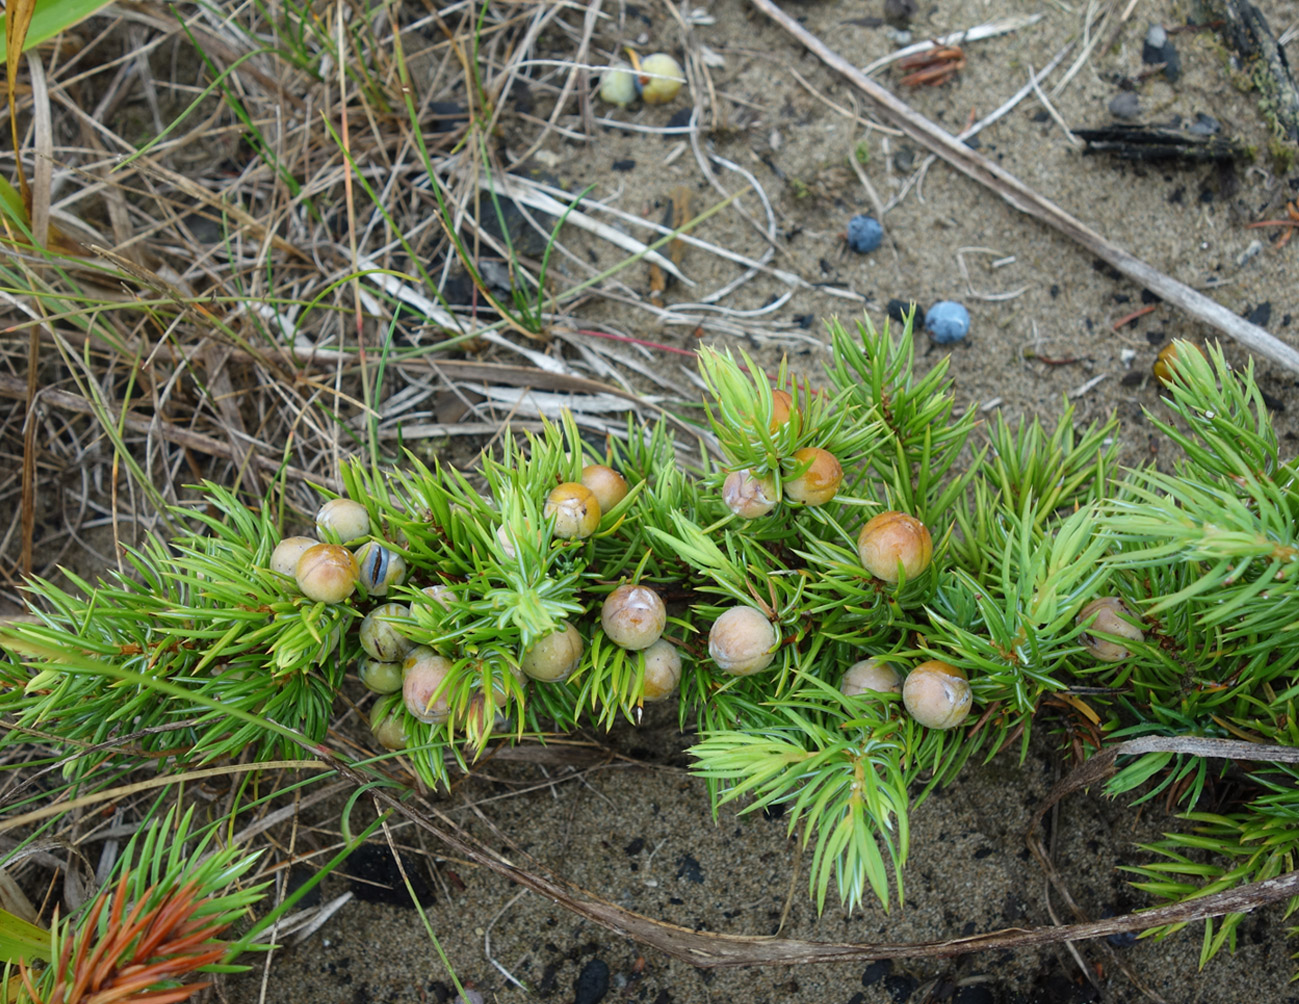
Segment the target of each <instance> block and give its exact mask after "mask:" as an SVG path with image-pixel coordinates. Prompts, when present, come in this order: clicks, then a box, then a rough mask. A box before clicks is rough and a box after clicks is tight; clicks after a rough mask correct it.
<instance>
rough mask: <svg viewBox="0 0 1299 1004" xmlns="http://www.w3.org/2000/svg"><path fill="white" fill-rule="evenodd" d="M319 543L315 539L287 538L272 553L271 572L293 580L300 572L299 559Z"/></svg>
mask: <svg viewBox="0 0 1299 1004" xmlns="http://www.w3.org/2000/svg"><path fill="white" fill-rule="evenodd" d="M319 543H320V541H318V540H316V538H315V537H285V538H284V539H283V540H282V541H280V542H279V543H278V544H276V545H275V550H274V551H272V552H271V561H270V567H271V571H272V572H278V573H279V574H280V575H286V576H288V577H289V578H290V579H291V578H293V576H294V575H295V574H296V573H297V571H298V559H299V558H301V557H302V552H303V551H305V550H306V549H307V548H309V547H315V546H316V545H317V544H319Z"/></svg>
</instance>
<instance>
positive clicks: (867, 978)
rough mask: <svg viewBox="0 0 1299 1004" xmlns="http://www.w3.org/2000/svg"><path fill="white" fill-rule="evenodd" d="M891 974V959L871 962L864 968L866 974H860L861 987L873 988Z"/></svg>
mask: <svg viewBox="0 0 1299 1004" xmlns="http://www.w3.org/2000/svg"><path fill="white" fill-rule="evenodd" d="M891 972H893V960H892V959H879V960H878V961H876V962H872V963H871V964H870V965H869V966H867V967H866V972H864V973H862V974H861V985H862V986H864V987H869V986H874V985H875V984H876V983H878V982H879V981H880V980H882V979H884V977H885V976H887V975H888V974H889V973H891Z"/></svg>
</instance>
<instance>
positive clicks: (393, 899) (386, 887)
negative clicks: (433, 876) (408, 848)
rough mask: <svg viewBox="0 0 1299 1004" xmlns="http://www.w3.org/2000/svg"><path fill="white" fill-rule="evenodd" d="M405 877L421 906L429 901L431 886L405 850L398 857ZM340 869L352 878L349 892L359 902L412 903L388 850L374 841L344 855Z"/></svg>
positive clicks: (431, 895)
mask: <svg viewBox="0 0 1299 1004" xmlns="http://www.w3.org/2000/svg"><path fill="white" fill-rule="evenodd" d="M401 864H402V868H404V869H405V870H406V877H407V878H409V879H410V884H411V888H412V889H413V890H414V891H415V896H416V898H417V899H418V900H419V902H420V905H421V906H428V905H429V904H431V903H432V902H433V890H432V889H431V888H429V885H428V883H427V882H425V881H424V875H423V872H422V871H421V870H420V867H419V862H417V861H416V860H415V859H414V858H411V857H409V856H407V855H405V854H403V855H402V859H401ZM342 870H343V872H344V873H345V874H347V875H348V876H349V877H350V878H351V879H352V885H351V888H352V895H354V896H355V897H356V898H357V899H359V900H360V901H361V902H363V903H387V904H389V905H391V906H406V907H409V906H413V905H414V904H413V903H411V900H410V894H409V893H408V892H407V891H406V884H405V883H404V882H403V881H402V877H401V871H400V870H399V869H398V868H397V862H396V861H394V860H393V857H392V851H391V850H389V849H388V847H386V846H380V845H378V844H362V845H361V846H360V847H358V848H357V849H356V850H354V851H353V852H352V853H351V854H349V855H348V857H347V860H346V862H344V864H343V868H342Z"/></svg>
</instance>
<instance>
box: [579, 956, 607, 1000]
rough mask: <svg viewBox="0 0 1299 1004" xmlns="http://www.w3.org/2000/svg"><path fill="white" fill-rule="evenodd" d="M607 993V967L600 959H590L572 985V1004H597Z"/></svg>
mask: <svg viewBox="0 0 1299 1004" xmlns="http://www.w3.org/2000/svg"><path fill="white" fill-rule="evenodd" d="M608 992H609V967H608V965H607V964H605V963H604V962H603V961H602V960H600V959H592V960H591V961H590V962H588V963H587V964H586V965H584V966H583V967H582V972H581V973H580V974H578V977H577V980H576V982H574V984H573V1004H599V1002H600V1001H602V1000H604V995H605V994H607V993H608Z"/></svg>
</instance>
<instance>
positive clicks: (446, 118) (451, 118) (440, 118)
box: [428, 101, 469, 132]
mask: <svg viewBox="0 0 1299 1004" xmlns="http://www.w3.org/2000/svg"><path fill="white" fill-rule="evenodd" d="M428 110H429V117H430V118H431V119H432V120H433V131H434V132H455V131H456V130H457V129H459V128H460V127H461V126H462V125H464V124H465V123H466V122H468V121H469V117H468V115H467V114H466V113H465V109H464V106H463V105H458V104H456V103H455V102H454V101H431V102H429V108H428Z"/></svg>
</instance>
